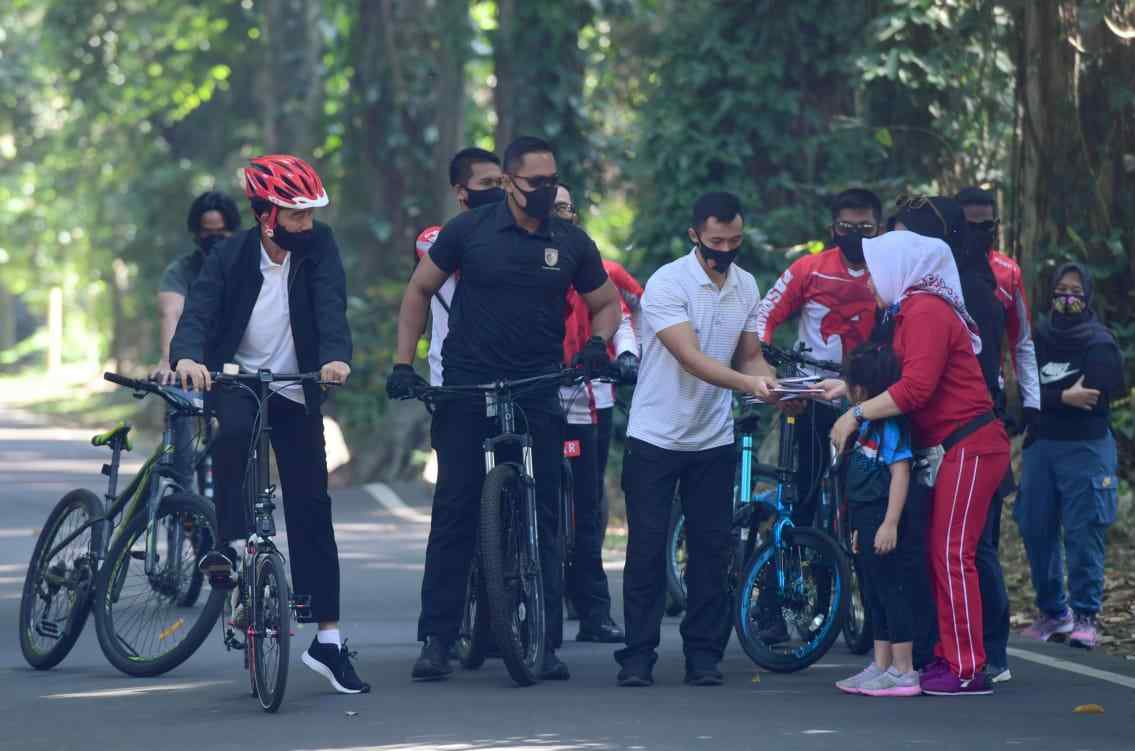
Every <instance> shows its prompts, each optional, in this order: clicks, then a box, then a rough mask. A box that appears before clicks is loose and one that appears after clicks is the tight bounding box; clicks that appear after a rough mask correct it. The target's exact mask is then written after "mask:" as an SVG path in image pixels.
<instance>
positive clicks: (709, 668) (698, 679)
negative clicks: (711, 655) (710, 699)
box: [686, 663, 725, 686]
mask: <svg viewBox="0 0 1135 751" xmlns="http://www.w3.org/2000/svg"><path fill="white" fill-rule="evenodd" d="M686 683H687V684H688V685H690V686H720V685H721V684H722V683H725V676H724V675H722V674H721V671H720V670H719V669H718V668H717V665H690V664H688V663H687V665H686Z"/></svg>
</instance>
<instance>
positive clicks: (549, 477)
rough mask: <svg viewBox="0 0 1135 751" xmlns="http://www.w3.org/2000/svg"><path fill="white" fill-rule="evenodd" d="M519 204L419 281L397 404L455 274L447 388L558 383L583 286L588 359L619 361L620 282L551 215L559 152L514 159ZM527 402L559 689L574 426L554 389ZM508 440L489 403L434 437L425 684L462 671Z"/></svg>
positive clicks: (403, 334) (460, 407)
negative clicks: (472, 589) (499, 449)
mask: <svg viewBox="0 0 1135 751" xmlns="http://www.w3.org/2000/svg"><path fill="white" fill-rule="evenodd" d="M504 171H505V177H504V188H505V191H506V192H507V193H508V200H506V201H505V202H503V203H498V204H493V205H489V206H484V207H481V208H478V209H474V210H471V211H467V212H465V213H464V214H461V215H459V216H457V217H455V218H454V219H452V220H451V221H450V222H449V223H448V224H446V225H445V227H444V228H443V229H442V231H441V234H439V235H438V238H437V241H436V242H435V243H434V245H433V247H432V248H431V249H430V253H429V255H428V256H426V257H425V258H423V259H422V261H421V263H419V264H418V268H417V270H416V271H415V272H414V275H413V277H412V278H411V279H410V284H409V286H408V287H407V289H406V294H405V297H403V299H402V309H401V312H400V313H399V316H398V353H397V356H396V359H395V363H396V364H395V366H394V370H393V372H392V373H391V375H390V378H389V379H387V386H386V388H387V394H388V395H389V396H390V397H391V398H395V399H399V398H401V399H405V398H410V397H412V396H413V389H414V385H415V383H416V382H417V381H418V376H417V375H416V374H415V373H414V371H413V369H412V367H411V363H412V362H413V360H414V354H415V350H416V349H417V344H418V340H419V339H420V338H421V336H422V332H423V331H424V330H425V324H426V313H427V311H428V309H429V303H430V298H431V297H432V296H433V294H434V293H435V292H437V290H438V289H439V288H440V287H441V285H442V284H443V283H444V282H445V280H446V279H447V278H448V277H449V276H450V275H451V274H453V273H455V272H458V271H460V273H461V283H460V284H459V285H458V286H457V292H456V294H455V295H454V298H453V304H452V306H451V309H450V319H449V336H447V337H446V339H445V345H444V347H443V348H442V367H443V372H444V379H445V385H447V386H454V385H470V384H478V383H486V382H490V381H493V380H497V379H513V378H525V377H528V376H533V375H539V374H542V373H549V372H555V371H556V370H557V369H558V368H559V367H560V362H561V360H562V358H563V341H564V315H565V307H566V299H565V296H566V294H567V290H568V288H569V287H571V286H574V287H575V289H576V290H577V291H578V292H579V293H580V294H581V295H582V297H583V299H584V300H585V301H586V302H587V306H588V308H589V309H590V311H591V330H592V333H593V335H594V337H595V338H594V339H593V340H592V341H591V342H589V344H588V346H587V348H585V351H584V353H583V354H584V357H585V359H587V360H588V361H589V362H591V363H592V364H598V363H600V362H607V344H606V342H607V341H608V340H610V338H611V336H612V335H613V334H614V332H615V329H616V328H617V326H618V324H619V318H620V310H619V302H618V293H617V292H616V291H615V288H614V286H613V285H612V284H611V283H610V281H609V280H608V279H607V273H606V272H605V271H604V270H603V263H602V260H601V259H600V257H599V251H598V249H597V248H596V247H595V243H593V242H592V241H591V238H589V237H588V236H587V234H586V233H585V232H584V231H583V230H582V229H580V228H579V227H577V226H575V225H573V224H571V223H570V222H566V221H563V220H562V219H559V218H557V217H555V216H550V213H551V209H552V204H553V201H554V199H555V195H556V185H557V183H558V180H557V176H556V160H555V156H554V155H553V154H552V148H551V146H549V145H548V144H547V143H546V142H544V141H541V140H540V139H537V138H530V137H523V138H519V139H517V140H516V141H514V142H513V143H512V144H511V145H510V146H509V147H508V150H507V151H505V156H504ZM520 404H521V406H522V408H523V410H524V414H525V417H526V418H527V427H528V431H529V432H530V433H531V434H532V436H533V439H534V443H535V445H534V452H533V454H534V456H533V459H534V466H535V475H536V497H537V504H538V507H539V509H538V515H539V528H540V530H539V531H540V540H541V542H540V566H541V570H542V574H543V579H544V600H545V603H546V607H547V609H548V612H547V613H546V618H547V624H548V631H547V640H548V649H547V653H546V657H545V661H544V668H543V671H542V674H543V677H544V678H546V679H559V680H564V679H567V678H568V677H569V673H568V669H567V666H566V665H564V664H563V662H561V661H560V660H559V659H558V658H557V657H556V655H555V648H556V647H558V646H559V643H560V640H561V639H562V629H563V626H562V616H563V588H562V581H561V562H560V554H559V550H558V542H557V538H558V531H557V521H556V520H557V516H558V503H559V500H558V497H559V487H558V486H559V473H560V461H561V457H562V453H563V416H562V413H561V410H560V407H559V402H558V398H557V388H556V385H555V384H551V385H549V386H548V388H547V390H546V391H544V392H541V393H536V394H531V395H526V396H525V397H524V398H523V399H521V400H520ZM494 430H495V424H494V421H492V420H490V419H488V418H486V417H485V405H484V403H483V402H481V403H478V402H477V401H476V400H468V401H453V402H446V403H445V404H443V405H440V406H439V409H438V410H437V412H436V413H435V415H434V418H433V424H432V426H431V432H432V438H433V445H434V448H435V449H436V450H437V454H438V481H437V487H436V489H435V491H434V502H433V517H432V523H431V526H430V537H429V542H428V544H427V546H426V570H425V574H424V576H423V579H422V613H421V617H420V618H419V620H418V639H419V640H420V641H423V642H425V645H424V646H423V647H422V654H421V657H420V658H419V659H418V661H417V663H416V664H415V665H414V671H413V677H414V678H415V679H419V680H436V679H439V678H442V677H444V676H446V675H448V674H449V672H450V670H451V668H450V666H449V661H448V659H447V654H448V645H449V644H450V643H451V642H453V641H454V640H455V639H456V638H457V632H458V627H459V625H460V622H461V611H462V607H463V604H464V598H465V582H466V580H467V578H468V575H469V565H470V562H471V559H472V555H473V543H474V540H475V538H476V528H477V513H478V509H479V506H480V497H481V484H482V482H483V481H484V478H485V466H484V456H483V453H482V448H481V443H482V440H483V439H484V438H485V437H486V436H488V435H490V434H491V433H492V432H493V431H494Z"/></svg>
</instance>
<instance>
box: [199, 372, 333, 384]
mask: <svg viewBox="0 0 1135 751" xmlns="http://www.w3.org/2000/svg"><path fill="white" fill-rule="evenodd" d="M209 377H210V378H212V379H213V380H214V381H216V382H217V383H224V382H226V381H228V382H230V383H284V382H288V383H315V384H318V385H320V386H339V385H341V384H339V383H337V382H335V381H324V380H323V379H322V378H321V377H320V373H319V371H316V370H313V371H310V372H307V373H273V372H272V371H270V370H259V371H257V372H255V373H224V372H218V373H209Z"/></svg>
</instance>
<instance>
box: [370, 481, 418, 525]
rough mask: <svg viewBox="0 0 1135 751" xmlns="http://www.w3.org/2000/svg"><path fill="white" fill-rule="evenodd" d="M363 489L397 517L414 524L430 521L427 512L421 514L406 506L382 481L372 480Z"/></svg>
mask: <svg viewBox="0 0 1135 751" xmlns="http://www.w3.org/2000/svg"><path fill="white" fill-rule="evenodd" d="M363 490H365V491H366V492H367V493H369V494H370V496H371V498H373V499H375V500H376V501H378V502H379V503H381V504H382V506H383V508H385V509H386V510H387V511H389V512H390V513H391V514H393V515H394V516H397V517H398V518H399V519H402V520H404V521H408V522H414V523H415V524H429V523H430V515H429V514H423V513H422V512H421V511H415V510H414V509H412V508H410V507H409V506H407V505H406V502H405V501H403V500H402V499H401V498H399V497H398V494H397V493H395V492H394V490H393V489H392V488H391V487H390V486H389V485H387V484H386V483H384V482H372V483H370V484H369V485H364V486H363Z"/></svg>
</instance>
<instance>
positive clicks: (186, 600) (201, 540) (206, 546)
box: [177, 496, 213, 608]
mask: <svg viewBox="0 0 1135 751" xmlns="http://www.w3.org/2000/svg"><path fill="white" fill-rule="evenodd" d="M201 497H202V498H204V496H201ZM194 539H195V540H196V542H195V543H194V544H195V546H196V548H197V549H198V550H211V549H212V548H213V534H212V532H210V531H209V530H208V529H199V530H197V531H196V533H195V536H194ZM204 585H205V575H204V574H203V573H201V569H198V568H195V569H193V573H192V574H191V578H190V580H189V588H188V589H187V590H185V594H184V595H182V597H181V599H180V600H178V602H177V604H178V605H180V606H181V607H183V608H191V607H193V606H194V605H196V604H197V598H199V597H200V596H201V589H202V587H204Z"/></svg>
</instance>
